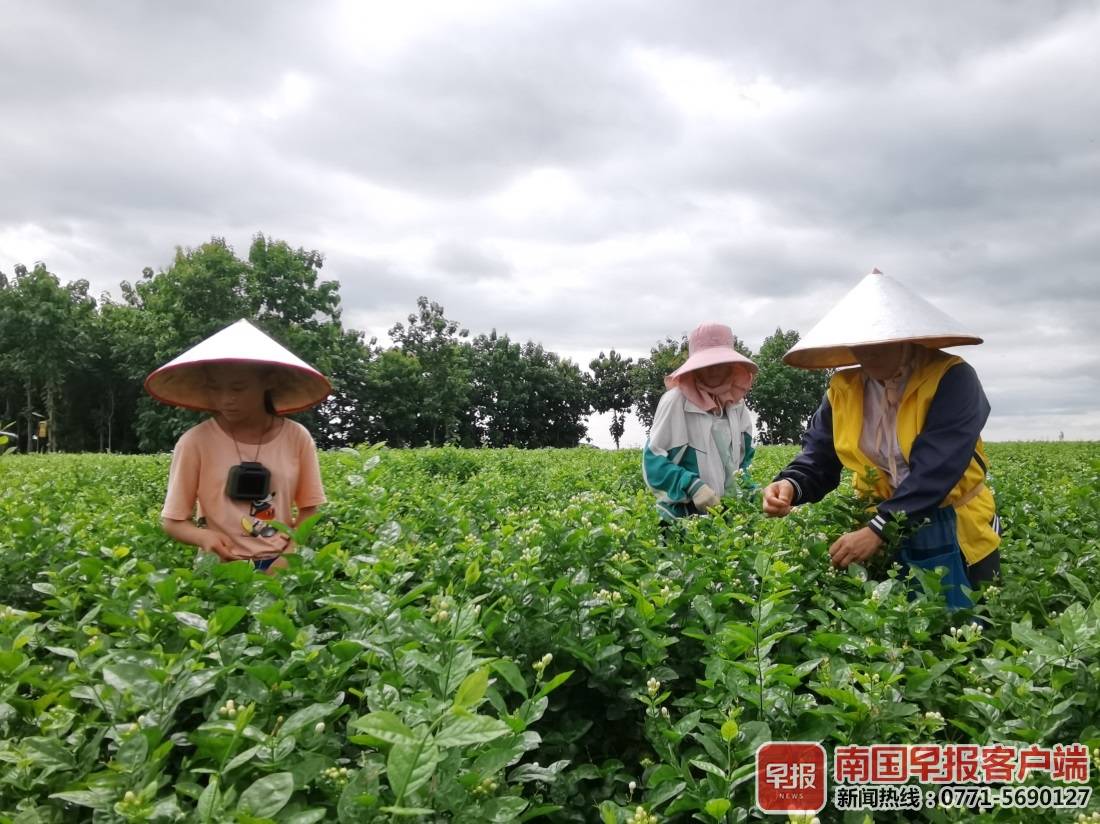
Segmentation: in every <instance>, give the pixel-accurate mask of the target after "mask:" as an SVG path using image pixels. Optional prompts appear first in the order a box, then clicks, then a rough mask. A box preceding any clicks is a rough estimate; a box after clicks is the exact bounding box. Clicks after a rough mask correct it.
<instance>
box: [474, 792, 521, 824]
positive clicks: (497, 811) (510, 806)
mask: <svg viewBox="0 0 1100 824" xmlns="http://www.w3.org/2000/svg"><path fill="white" fill-rule="evenodd" d="M528 803H530V802H528V801H526V800H525V799H522V798H519V797H517V796H514V795H505V796H501V797H499V798H493V799H490V800H489V801H487V802H486V803H485V804H484V805H483V806H482V808H481V814H482V820H483V821H489V822H492V824H508V822H512V821H515V820H516V818H517V817H519V816H520V815H521V814H522V813H523V811H524V810H526V809H527V805H528Z"/></svg>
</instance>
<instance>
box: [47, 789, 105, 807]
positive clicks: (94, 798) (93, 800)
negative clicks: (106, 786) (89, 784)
mask: <svg viewBox="0 0 1100 824" xmlns="http://www.w3.org/2000/svg"><path fill="white" fill-rule="evenodd" d="M50 798H57V799H60V800H61V801H67V802H68V803H70V804H76V805H77V806H80V807H90V808H91V809H93V810H108V809H110V807H111V804H112V803H113V802H114V800H115V792H114V791H113V790H70V791H68V792H63V793H51V794H50Z"/></svg>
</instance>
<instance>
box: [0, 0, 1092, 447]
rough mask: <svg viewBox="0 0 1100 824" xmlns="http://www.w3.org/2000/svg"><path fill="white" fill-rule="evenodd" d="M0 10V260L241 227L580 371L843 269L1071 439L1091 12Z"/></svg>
mask: <svg viewBox="0 0 1100 824" xmlns="http://www.w3.org/2000/svg"><path fill="white" fill-rule="evenodd" d="M0 14H2V17H0V19H2V21H3V31H4V46H3V48H2V49H0V113H2V116H0V193H2V195H0V271H6V272H9V273H10V271H11V269H12V267H13V266H14V264H16V263H20V262H21V263H25V264H27V265H31V264H33V263H34V262H35V261H44V262H46V264H47V265H48V266H49V268H50V269H51V270H52V271H54V272H55V273H57V274H58V275H59V276H60V277H62V278H63V279H75V278H87V279H88V280H90V281H91V283H92V286H93V289H94V291H95V292H97V293H98V292H100V291H104V290H107V291H112V292H113V293H114V294H115V295H117V294H118V283H119V281H121V280H123V279H134V278H135V277H137V276H139V275H140V272H141V269H142V268H143V267H145V266H152V267H154V268H160V267H164V266H166V265H168V264H169V263H170V261H171V258H172V255H173V251H174V249H175V247H176V246H177V245H183V246H196V245H198V244H200V243H202V242H204V241H205V240H207V239H209V238H210V237H211V236H212V235H219V236H223V237H226V238H227V239H228V240H229V241H230V242H231V243H233V244H234V245H235V246H236V247H237V248H238V250H239V251H241V252H244V251H246V250H247V246H248V242H249V239H250V237H251V236H252V235H253V234H255V233H256V232H259V231H262V232H265V233H267V234H269V235H272V236H274V237H276V238H281V239H285V240H287V241H289V242H290V243H292V244H294V245H301V246H306V247H309V248H316V249H320V250H322V251H323V252H325V253H326V256H327V257H326V265H325V269H324V274H325V276H326V277H329V278H335V279H337V280H339V281H340V283H341V287H342V288H341V293H342V295H343V300H344V305H345V314H344V317H345V321H346V322H347V323H348V325H350V326H354V327H356V328H360V329H363V330H366V331H367V332H368V334H370V335H379V336H382V335H384V333H385V330H386V329H387V328H388V327H389V326H391V325H392V324H393V322H395V321H397V320H400V319H402V318H403V316H404V315H406V314H408V312H409V311H411V310H412V308H413V307H414V304H415V300H416V297H417V296H418V295H422V294H423V295H428V296H429V297H431V298H432V299H433V300H437V301H440V302H441V303H443V304H444V305H445V307H446V309H447V314H448V316H450V317H452V318H455V319H457V320H459V321H460V322H461V323H463V324H464V325H465V326H468V327H469V328H470V329H471V330H472V331H473V332H475V333H478V332H483V331H488V330H490V329H492V328H496V329H498V330H500V331H501V332H507V333H509V334H510V335H511V336H512V337H513V338H519V339H527V338H532V339H535V340H539V341H541V342H543V344H545V345H546V346H547V347H548V348H551V349H554V350H556V351H558V352H560V353H562V354H564V355H567V356H570V357H572V358H574V359H575V360H577V361H578V362H580V363H581V364H582V365H585V364H587V362H588V361H589V360H590V359H591V358H592V357H593V356H595V355H596V354H597V353H598V352H599V351H600V350H601V349H604V350H606V349H609V348H611V347H614V348H616V349H618V350H619V351H621V352H623V353H625V354H628V355H633V356H639V355H644V354H646V353H647V352H648V350H649V347H650V346H651V345H652V344H653V343H654V342H655V341H657V340H659V339H661V338H663V337H665V336H666V335H674V336H675V335H679V334H680V333H683V332H686V331H688V330H689V329H690V328H691V327H692V326H694V325H695V324H696V323H698V322H700V321H703V320H710V319H715V320H721V321H724V322H726V323H729V324H730V325H732V326H733V327H734V330H735V332H736V333H737V334H738V335H739V337H741V338H743V339H744V340H745V341H746V342H747V343H748V344H749V345H750V346H752V347H754V348H755V347H757V346H759V344H760V342H761V341H762V340H763V338H764V337H765V336H766V335H767V334H769V333H770V332H772V331H774V329H775V328H776V326H782V327H783V328H795V329H799V330H801V331H803V332H806V331H808V330H809V328H810V327H811V326H812V325H813V324H814V323H815V322H816V320H817V319H818V318H819V317H820V316H821V314H823V312H824V311H825V310H826V309H827V308H828V307H829V306H831V305H832V304H833V303H834V302H835V301H836V300H838V299H839V298H840V297H841V296H842V295H843V294H844V293H845V292H846V291H847V290H848V289H849V288H850V287H851V286H853V285H854V284H855V283H856V282H857V281H858V280H859V279H860V277H861V276H862V275H864V274H865V273H866V272H868V271H869V270H870V269H871V268H872V267H875V266H877V267H879V268H880V269H882V270H883V271H885V272H887V273H888V274H891V275H893V276H894V277H896V278H897V279H899V280H901V281H902V282H904V283H906V284H907V285H909V286H911V287H914V288H916V289H919V290H922V291H923V292H924V293H926V294H927V295H928V296H929V297H931V298H932V299H933V300H934V302H936V303H937V304H938V305H939V306H940V307H941V308H943V309H945V310H946V311H948V312H949V313H951V314H953V315H955V316H956V317H957V318H959V319H961V320H963V321H964V322H965V324H966V325H967V326H968V327H970V328H971V329H972V330H973V331H974V332H975V333H976V334H979V335H982V336H984V337H985V339H986V343H985V344H984V345H983V346H980V347H971V348H969V349H967V350H965V351H964V352H962V354H964V355H965V356H966V357H967V358H968V359H969V360H970V361H971V362H972V363H973V364H974V365H975V367H976V368H977V370H978V373H979V375H980V377H981V378H982V380H983V383H984V385H985V387H986V391H987V394H988V395H989V397H990V400H991V403H992V405H993V415H992V417H991V419H990V421H989V424H988V425H987V427H986V437H987V438H988V439H991V440H1004V439H1010V438H1057V437H1058V433H1059V432H1064V433H1065V437H1066V438H1067V439H1068V438H1100V408H1098V403H1100V347H1098V344H1097V320H1096V319H1097V318H1100V47H1098V45H1097V44H1098V43H1100V4H1098V3H1096V2H1055V1H1050V2H1048V1H1047V0H1029V2H1022V0H1016V1H1015V2H1013V0H1002V1H1001V2H983V1H982V0H969V1H968V2H966V3H958V2H954V0H952V2H930V3H901V2H898V3H872V2H870V0H866V2H825V0H822V1H821V2H785V3H782V4H767V3H759V2H719V0H710V2H691V1H690V0H676V2H657V1H656V0H648V1H647V2H641V0H638V1H637V2H630V1H629V0H603V1H602V2H580V1H579V0H578V2H517V0H496V1H495V2H494V1H492V0H485V1H483V2H481V1H479V2H458V0H446V2H438V3H418V2H415V0H406V2H403V3H393V2H390V3H382V2H346V3H341V2H317V3H308V4H306V3H289V2H285V3H273V2H268V1H267V0H265V2H234V3H223V2H188V3H147V2H138V0H133V1H132V2H121V1H119V2H102V3H85V2H75V0H74V2H36V3H26V2H15V1H14V0H0ZM1090 319H1091V320H1090ZM604 428H605V427H604V425H603V423H602V422H600V421H596V422H595V425H594V426H593V431H592V435H593V438H594V440H596V441H597V442H600V443H604V442H606V441H607V436H606V434H605V433H604ZM643 437H644V435H643V433H642V432H641V430H640V427H638V426H637V424H632V426H631V428H630V430H629V431H628V435H627V439H626V442H627V443H632V444H638V443H640V442H641V440H642V438H643Z"/></svg>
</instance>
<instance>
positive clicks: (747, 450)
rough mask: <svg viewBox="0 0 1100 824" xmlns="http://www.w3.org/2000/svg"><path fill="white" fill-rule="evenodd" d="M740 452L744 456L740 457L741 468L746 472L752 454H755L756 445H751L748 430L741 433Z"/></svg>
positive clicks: (750, 462)
mask: <svg viewBox="0 0 1100 824" xmlns="http://www.w3.org/2000/svg"><path fill="white" fill-rule="evenodd" d="M741 453H742V454H743V455H744V456H745V457H743V458H742V459H741V469H743V470H745V471H746V472H748V471H749V466H751V465H752V459H753V456H754V455H756V447H754V446H753V445H752V435H750V434H749V433H748V432H742V433H741Z"/></svg>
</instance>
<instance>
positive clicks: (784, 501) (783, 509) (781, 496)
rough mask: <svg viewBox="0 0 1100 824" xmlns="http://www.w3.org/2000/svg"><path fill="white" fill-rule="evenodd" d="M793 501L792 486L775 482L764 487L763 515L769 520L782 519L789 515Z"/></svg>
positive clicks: (788, 482) (782, 482)
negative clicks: (769, 518)
mask: <svg viewBox="0 0 1100 824" xmlns="http://www.w3.org/2000/svg"><path fill="white" fill-rule="evenodd" d="M793 501H794V484H792V483H791V482H790V481H776V482H775V483H770V484H768V485H767V486H766V487H764V514H765V515H767V516H769V517H771V518H783V517H785V516H787V515H790V514H791V504H792V502H793Z"/></svg>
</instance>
